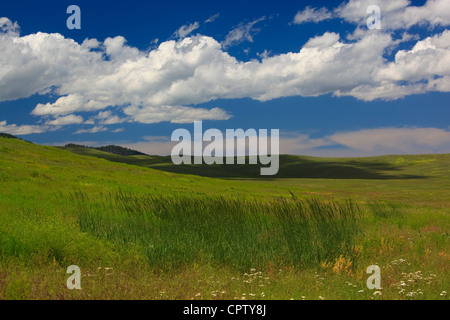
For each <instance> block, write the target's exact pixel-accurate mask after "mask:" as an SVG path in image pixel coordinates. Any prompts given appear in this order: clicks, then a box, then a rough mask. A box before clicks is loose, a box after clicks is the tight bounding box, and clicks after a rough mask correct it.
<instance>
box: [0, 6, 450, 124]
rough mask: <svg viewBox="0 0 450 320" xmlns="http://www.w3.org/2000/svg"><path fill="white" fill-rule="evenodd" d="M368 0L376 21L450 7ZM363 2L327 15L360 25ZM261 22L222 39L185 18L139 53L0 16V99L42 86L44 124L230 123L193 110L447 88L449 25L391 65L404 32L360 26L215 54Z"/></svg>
mask: <svg viewBox="0 0 450 320" xmlns="http://www.w3.org/2000/svg"><path fill="white" fill-rule="evenodd" d="M372 2H373V3H372ZM358 3H359V5H358ZM367 3H368V2H367ZM376 3H378V4H379V5H380V7H381V8H382V10H383V12H385V13H383V16H384V15H386V18H385V19H391V18H389V17H394V16H396V17H403V16H405V17H406V16H407V15H409V16H411V17H412V18H411V19H410V20H409V21H410V22H408V24H406V22H405V21H406V20H405V19H406V18H402V19H404V20H403V21H404V23H405V24H404V25H411V23H413V24H417V23H425V22H426V23H428V24H430V25H433V26H434V25H444V24H448V21H450V20H447V12H450V10H447V11H446V10H444V9H446V8H447V6H448V4H447V3H450V2H448V1H447V2H443V1H441V0H434V1H432V0H429V1H427V3H426V4H425V5H424V6H422V7H412V6H409V2H408V1H404V0H395V1H381V0H377V1H375V0H374V1H370V4H376ZM365 4H366V2H364V1H359V2H358V1H349V2H347V3H345V4H344V5H342V6H340V7H338V8H337V9H336V10H335V11H334V14H337V15H339V16H340V17H343V18H345V19H346V20H347V21H353V22H354V23H363V20H364V21H365V19H366V17H367V13H366V11H365V10H362V9H364V7H365ZM308 10H309V12H310V13H311V14H310V18H308V19H309V20H311V19H312V21H314V19H315V20H317V19H319V18H318V17H319V16H318V17H316V18H311V17H313V16H314V15H312V13H316V14H319V15H320V14H322V15H321V16H320V17H322V18H323V17H325V16H328V12H325V11H323V10H322V11H320V10H319V11H317V10H313V9H311V8H309V9H308ZM303 13H304V12H303ZM303 17H306V15H303ZM363 18H364V19H363ZM264 19H265V18H264V17H263V18H260V19H257V20H254V21H252V22H249V23H247V24H241V25H239V26H237V27H236V28H234V29H233V30H232V31H231V32H230V33H229V34H228V36H227V37H226V39H225V40H224V42H222V43H220V42H218V41H217V40H215V39H213V38H211V37H207V36H203V35H196V36H187V35H188V34H189V33H190V32H192V30H195V28H196V24H195V23H194V24H192V25H190V26H184V27H182V28H180V29H179V30H178V36H179V37H180V38H179V39H177V40H170V41H165V42H162V43H161V44H160V45H159V46H158V47H157V48H155V49H153V50H150V51H141V50H138V49H137V48H134V47H131V46H129V45H127V43H126V39H125V38H123V37H120V36H119V37H115V38H107V39H106V40H105V41H103V42H100V41H98V40H96V39H87V40H85V41H84V42H83V43H82V44H81V45H80V44H78V43H77V42H75V41H73V40H72V39H67V38H64V37H63V36H62V35H60V34H47V33H42V32H38V33H36V34H30V35H26V36H20V35H19V33H17V30H18V26H17V24H16V23H12V22H11V21H10V20H9V19H7V18H0V30H1V31H0V101H6V100H16V99H19V98H24V97H29V96H31V95H33V94H45V93H50V92H51V93H53V94H55V95H57V96H58V98H57V100H56V101H55V102H52V103H40V104H37V105H36V107H35V108H34V110H33V112H32V113H33V114H34V115H36V116H40V117H44V119H45V121H46V122H45V123H46V125H47V126H57V125H63V123H62V122H64V121H67V122H70V121H72V122H73V121H80V117H81V116H79V115H77V114H78V113H81V112H96V113H98V116H97V117H91V118H90V119H89V120H87V121H86V122H85V124H92V125H94V126H96V127H97V128H103V127H102V126H105V125H111V124H117V123H122V122H125V121H131V122H133V121H134V122H140V123H157V122H162V121H170V122H173V123H188V122H192V121H194V120H226V119H229V118H230V117H231V115H229V114H228V113H227V112H226V111H225V110H222V109H220V108H218V107H213V108H211V109H206V108H199V107H196V105H198V104H201V103H206V102H211V101H214V100H217V99H233V98H246V97H248V98H252V99H256V100H260V101H267V100H271V99H276V98H280V97H288V96H309V97H311V96H319V95H323V94H330V93H331V94H334V95H336V96H345V95H347V96H353V97H356V98H357V99H360V100H365V101H370V100H374V99H380V98H381V99H397V98H401V97H404V96H407V95H410V94H416V93H424V92H429V91H441V92H449V91H450V31H449V30H444V31H443V32H441V33H440V34H435V35H432V36H430V37H427V38H425V39H421V40H419V41H417V43H416V45H415V46H414V47H413V48H412V49H404V50H398V51H397V52H394V53H395V54H394V56H395V58H394V60H393V61H387V60H386V59H385V57H384V55H385V54H386V53H387V52H391V51H392V50H395V48H396V47H397V46H398V44H399V43H401V42H403V41H411V40H412V39H414V38H413V36H411V35H409V34H407V33H404V35H403V37H402V38H401V39H397V40H395V39H394V38H393V36H392V35H391V33H390V32H388V31H383V30H380V31H377V30H367V28H366V29H363V28H362V27H361V28H358V27H357V29H356V30H355V32H354V33H353V34H352V35H351V37H348V38H347V39H345V38H342V37H341V35H340V34H337V33H334V32H326V33H324V34H322V35H318V36H316V37H314V38H311V39H310V40H309V41H307V43H306V44H305V45H304V46H303V47H302V48H301V49H300V50H299V51H298V52H288V53H285V54H277V55H272V56H270V57H269V56H268V54H265V55H264V56H263V57H264V58H263V60H262V61H258V60H250V61H239V60H237V59H236V58H234V57H233V56H231V55H230V54H229V53H228V52H226V51H225V50H224V48H226V47H228V46H230V45H233V44H236V43H239V42H241V41H245V40H246V41H253V35H254V33H255V32H257V29H256V28H255V26H256V24H257V23H259V22H261V21H263V20H264ZM303 19H306V18H303ZM392 19H393V18H392ZM424 19H425V20H424ZM299 21H300V20H299ZM386 21H389V20H386ZM424 21H425V22H424ZM384 23H385V24H386V22H384ZM105 109H108V110H111V111H109V112H107V111H105ZM99 112H100V113H99ZM48 118H50V120H49V119H48ZM5 125H6V124H5ZM34 129H35V130H38V129H37V128H34ZM88 130H92V129H88Z"/></svg>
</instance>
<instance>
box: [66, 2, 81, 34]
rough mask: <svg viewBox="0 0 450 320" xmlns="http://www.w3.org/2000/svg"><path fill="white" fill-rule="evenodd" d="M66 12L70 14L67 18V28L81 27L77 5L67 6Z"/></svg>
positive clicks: (79, 10)
mask: <svg viewBox="0 0 450 320" xmlns="http://www.w3.org/2000/svg"><path fill="white" fill-rule="evenodd" d="M66 13H67V14H71V16H70V17H69V18H68V19H67V22H66V25H67V28H68V29H69V30H73V29H77V30H80V29H81V9H80V7H79V6H76V5H71V6H69V7H67V10H66Z"/></svg>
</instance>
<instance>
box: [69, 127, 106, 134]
mask: <svg viewBox="0 0 450 320" xmlns="http://www.w3.org/2000/svg"><path fill="white" fill-rule="evenodd" d="M104 131H108V129H107V128H105V127H103V126H95V127H92V128H90V129H80V130H78V131H76V132H74V134H83V133H97V132H104Z"/></svg>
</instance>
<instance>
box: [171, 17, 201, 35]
mask: <svg viewBox="0 0 450 320" xmlns="http://www.w3.org/2000/svg"><path fill="white" fill-rule="evenodd" d="M199 27H200V25H199V23H198V22H197V21H196V22H194V23H192V24H187V25H184V26H181V27H180V28H179V29H178V30H177V31H175V36H176V37H178V38H184V37H186V36H187V35H189V34H190V33H191V32H192V31H194V30H195V29H198V28H199Z"/></svg>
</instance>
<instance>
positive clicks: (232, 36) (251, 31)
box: [223, 17, 266, 48]
mask: <svg viewBox="0 0 450 320" xmlns="http://www.w3.org/2000/svg"><path fill="white" fill-rule="evenodd" d="M264 20H266V17H261V18H259V19H256V20H253V21H251V22H248V23H241V24H239V25H238V26H237V27H235V28H233V29H232V30H231V31H230V32H229V33H228V34H227V36H226V37H225V40H224V41H223V46H224V48H228V47H231V46H235V45H238V44H240V43H242V42H244V41H249V42H253V36H254V35H255V34H256V33H258V32H259V29H258V28H255V25H256V24H258V23H259V22H261V21H264Z"/></svg>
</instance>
